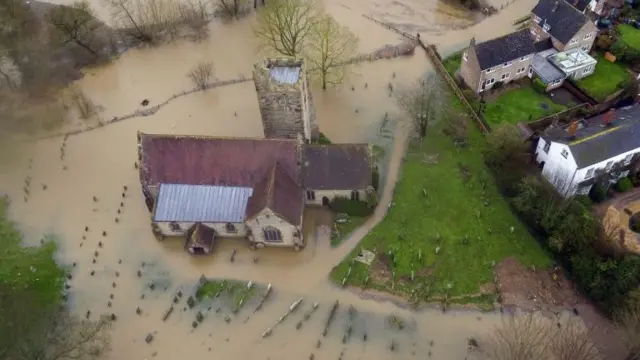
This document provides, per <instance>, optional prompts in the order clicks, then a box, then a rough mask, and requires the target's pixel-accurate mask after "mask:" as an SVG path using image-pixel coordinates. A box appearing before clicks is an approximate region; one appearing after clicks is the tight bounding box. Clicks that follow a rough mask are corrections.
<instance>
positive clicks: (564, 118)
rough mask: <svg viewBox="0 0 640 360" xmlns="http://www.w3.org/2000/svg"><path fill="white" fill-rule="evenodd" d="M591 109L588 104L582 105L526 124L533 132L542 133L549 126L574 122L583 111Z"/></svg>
mask: <svg viewBox="0 0 640 360" xmlns="http://www.w3.org/2000/svg"><path fill="white" fill-rule="evenodd" d="M590 108H591V106H590V105H589V104H588V103H582V104H579V105H576V106H574V107H571V108H569V109H567V110H564V111H561V112H558V113H555V114H551V115H549V116H545V117H543V118H540V119H537V120H533V121H530V122H528V123H526V125H527V126H529V128H531V130H534V131H541V130H544V129H545V128H546V127H547V126H549V125H551V124H553V123H554V122H558V123H560V124H565V123H568V122H570V121H571V120H573V119H574V118H575V117H576V115H577V114H578V113H579V112H580V111H581V110H589V109H590Z"/></svg>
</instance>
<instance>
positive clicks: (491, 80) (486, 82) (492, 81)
mask: <svg viewBox="0 0 640 360" xmlns="http://www.w3.org/2000/svg"><path fill="white" fill-rule="evenodd" d="M494 82H496V79H494V78H491V79H487V80H486V81H485V82H484V84H485V86H490V85H493V83H494Z"/></svg>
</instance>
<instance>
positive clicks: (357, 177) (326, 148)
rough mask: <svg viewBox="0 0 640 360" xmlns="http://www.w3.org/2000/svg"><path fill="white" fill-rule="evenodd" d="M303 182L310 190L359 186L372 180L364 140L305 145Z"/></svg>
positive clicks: (365, 185)
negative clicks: (357, 142) (362, 142)
mask: <svg viewBox="0 0 640 360" xmlns="http://www.w3.org/2000/svg"><path fill="white" fill-rule="evenodd" d="M304 157H305V164H304V169H303V170H302V177H303V178H302V184H303V186H304V187H305V188H307V189H311V190H321V189H326V190H360V189H365V188H366V187H367V186H369V185H371V184H372V180H373V177H372V164H371V152H370V150H369V145H367V144H330V145H306V146H305V148H304Z"/></svg>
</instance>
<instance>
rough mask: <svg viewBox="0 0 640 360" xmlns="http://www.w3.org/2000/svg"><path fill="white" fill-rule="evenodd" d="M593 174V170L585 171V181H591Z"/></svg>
mask: <svg viewBox="0 0 640 360" xmlns="http://www.w3.org/2000/svg"><path fill="white" fill-rule="evenodd" d="M593 172H594V168H590V169H589V170H587V173H586V174H584V179H585V180H588V179H591V178H592V177H593Z"/></svg>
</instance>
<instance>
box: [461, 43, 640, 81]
mask: <svg viewBox="0 0 640 360" xmlns="http://www.w3.org/2000/svg"><path fill="white" fill-rule="evenodd" d="M475 45H476V38H475V37H472V38H471V41H469V46H475ZM638 76H640V75H638Z"/></svg>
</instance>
